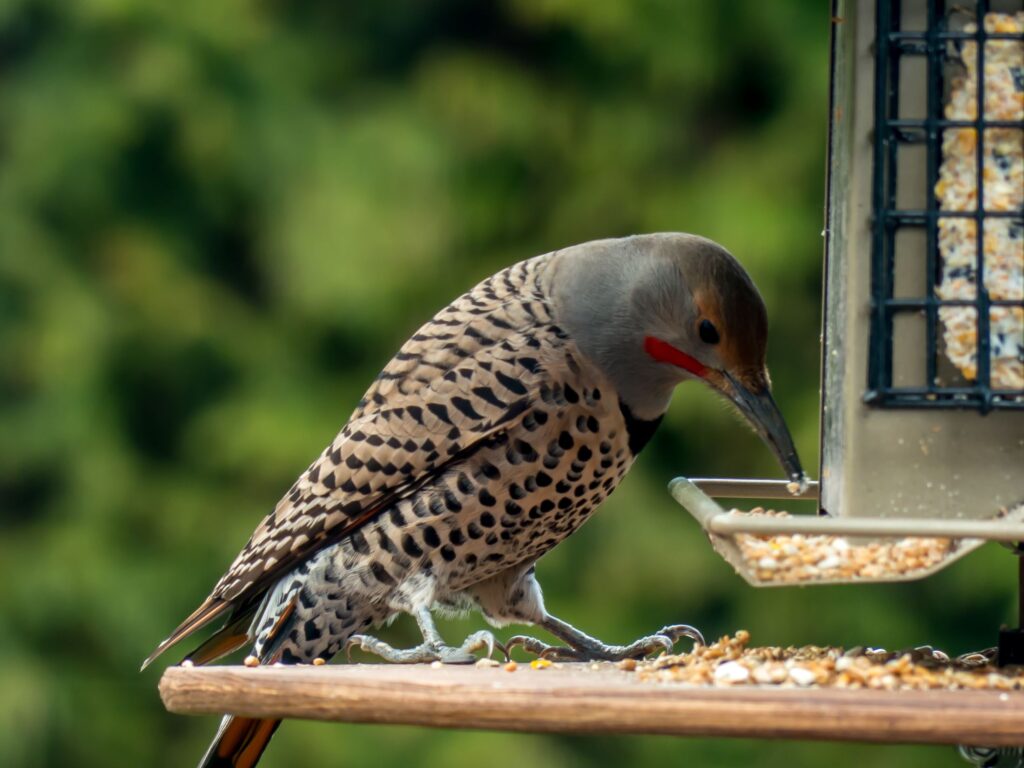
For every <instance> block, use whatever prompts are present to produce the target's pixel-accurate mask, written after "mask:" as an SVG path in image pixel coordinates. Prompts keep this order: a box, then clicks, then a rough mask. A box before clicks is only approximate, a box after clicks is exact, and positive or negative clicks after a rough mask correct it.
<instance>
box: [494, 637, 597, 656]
mask: <svg viewBox="0 0 1024 768" xmlns="http://www.w3.org/2000/svg"><path fill="white" fill-rule="evenodd" d="M517 646H518V647H520V648H522V649H523V650H524V651H526V652H527V653H532V654H533V655H534V656H536V657H537V658H538V659H548V660H552V661H583V660H584V656H583V654H581V653H580V652H579V651H577V650H574V649H573V648H569V647H567V646H564V645H548V644H547V643H545V642H542V641H540V640H538V639H537V638H535V637H530V636H529V635H515V636H514V637H510V638H509V639H508V641H507V642H506V643H505V647H504V651H505V660H506V661H511V660H512V649H513V648H515V647H517Z"/></svg>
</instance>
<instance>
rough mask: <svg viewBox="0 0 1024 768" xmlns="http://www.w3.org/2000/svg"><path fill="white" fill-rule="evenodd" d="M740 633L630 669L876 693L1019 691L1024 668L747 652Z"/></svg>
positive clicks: (655, 677)
mask: <svg viewBox="0 0 1024 768" xmlns="http://www.w3.org/2000/svg"><path fill="white" fill-rule="evenodd" d="M749 643H750V633H749V632H747V631H746V630H743V629H741V630H739V631H737V632H736V634H735V635H732V636H729V635H726V636H725V637H722V638H720V639H719V640H718V641H717V642H714V643H711V644H710V645H707V646H697V647H696V648H694V650H693V651H691V652H690V653H684V654H681V655H678V656H659V657H658V658H656V659H651V660H649V661H643V662H640V663H639V664H637V665H636V666H635V667H633V669H635V671H636V674H637V677H639V678H640V679H641V680H648V681H652V682H666V683H669V682H671V683H687V684H690V685H710V686H720V687H728V686H734V685H774V686H780V687H784V688H797V687H799V688H805V687H812V686H814V687H826V686H828V687H835V688H851V689H857V688H870V689H881V690H928V689H936V688H939V689H954V690H964V689H989V690H998V691H1017V690H1021V689H1022V688H1024V669H1022V668H1013V669H1010V668H1005V669H998V668H996V667H995V666H994V665H993V662H992V655H991V653H990V652H985V653H974V654H968V655H965V656H961V657H958V658H950V657H949V656H947V655H946V654H945V653H943V652H942V651H939V650H935V649H934V648H931V647H930V646H923V647H920V648H914V649H911V650H907V651H895V652H890V651H885V650H881V649H865V648H851V649H849V650H845V649H843V648H836V647H819V646H814V645H805V646H801V647H794V646H790V647H788V648H780V647H764V648H756V647H755V648H750V647H748V645H749Z"/></svg>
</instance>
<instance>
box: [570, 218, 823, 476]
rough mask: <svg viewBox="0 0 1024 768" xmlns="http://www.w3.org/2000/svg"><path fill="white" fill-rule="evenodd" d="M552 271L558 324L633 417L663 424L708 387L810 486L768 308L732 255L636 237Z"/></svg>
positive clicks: (589, 249)
mask: <svg viewBox="0 0 1024 768" xmlns="http://www.w3.org/2000/svg"><path fill="white" fill-rule="evenodd" d="M552 266H553V268H554V276H553V279H552V287H553V295H554V307H555V312H556V317H557V320H558V322H560V323H561V324H562V325H563V326H564V327H565V329H566V330H567V331H568V332H569V333H570V334H571V335H572V337H573V339H574V340H575V341H576V343H577V345H578V346H579V348H580V351H581V352H583V354H584V355H586V356H587V357H588V358H589V359H590V360H592V361H593V362H594V363H595V364H596V365H597V366H598V368H599V369H600V370H601V371H602V373H604V374H605V376H607V377H608V379H610V381H611V383H612V384H613V385H614V386H615V388H616V390H617V391H618V394H619V397H620V399H621V401H622V403H623V404H624V405H625V406H626V407H627V408H628V409H629V411H630V412H631V413H632V414H633V416H635V417H636V418H639V419H644V420H651V419H656V418H658V417H660V416H661V415H662V414H663V413H664V412H665V410H666V409H667V408H668V404H669V400H670V399H671V396H672V392H673V390H674V389H675V387H676V386H677V385H679V384H680V383H682V382H684V381H690V380H695V381H700V382H701V383H703V384H705V385H706V386H708V387H710V388H711V389H713V390H714V391H715V392H717V393H719V394H720V395H722V396H723V397H725V398H726V399H727V400H728V401H729V402H731V403H732V404H733V405H735V406H736V408H737V409H739V411H740V413H741V414H742V415H743V416H744V417H745V419H746V420H747V421H748V422H749V423H750V425H751V426H752V427H753V428H754V430H755V431H756V432H757V434H758V435H759V436H760V437H761V438H762V439H763V440H764V441H765V442H766V443H767V444H768V446H769V447H770V448H771V449H772V451H773V452H774V453H775V455H776V457H777V458H778V460H779V462H780V463H781V464H782V467H783V468H784V469H785V471H786V474H787V475H788V476H789V478H790V479H791V480H793V481H795V482H799V483H801V484H802V483H804V482H805V476H804V473H803V470H802V469H801V466H800V459H799V457H798V456H797V452H796V448H795V447H794V445H793V439H792V437H791V436H790V434H789V429H788V428H787V426H786V422H785V420H784V419H783V418H782V414H781V412H780V411H779V409H778V406H777V405H776V404H775V401H774V399H773V398H772V395H771V379H770V378H769V375H768V368H767V366H766V364H765V352H766V347H767V341H768V314H767V311H766V309H765V305H764V301H763V300H762V298H761V295H760V294H759V293H758V291H757V288H756V287H755V286H754V283H753V281H752V280H751V279H750V276H749V275H747V273H746V271H745V270H744V269H743V267H742V266H741V265H740V263H739V262H738V261H737V260H736V259H735V258H734V257H733V256H732V254H730V253H729V252H728V251H727V250H725V248H723V247H722V246H720V245H718V244H717V243H714V242H712V241H711V240H707V239H705V238H702V237H697V236H695V235H687V234H682V233H674V232H672V233H659V234H651V235H637V236H633V237H626V238H621V239H616V240H598V241H594V242H591V243H585V244H583V245H579V246H575V247H573V248H567V249H565V250H563V251H560V252H559V253H558V255H557V256H556V257H555V259H554V261H553V263H552Z"/></svg>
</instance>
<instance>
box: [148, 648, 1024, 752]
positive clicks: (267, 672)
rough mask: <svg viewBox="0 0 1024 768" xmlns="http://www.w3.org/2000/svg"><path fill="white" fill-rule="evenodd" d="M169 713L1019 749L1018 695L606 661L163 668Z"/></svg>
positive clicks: (1021, 716) (1023, 713)
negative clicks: (726, 679)
mask: <svg viewBox="0 0 1024 768" xmlns="http://www.w3.org/2000/svg"><path fill="white" fill-rule="evenodd" d="M160 695H161V697H162V698H163V701H164V705H165V706H166V707H167V709H168V710H170V711H171V712H176V713H180V714H191V715H199V714H223V713H231V714H240V715H248V716H258V717H280V718H307V719H313V720H334V721H340V722H349V723H390V724H403V725H421V726H430V727H435V728H483V729H491V730H504V731H533V732H558V733H633V734H672V735H679V736H737V737H754V738H773V739H833V740H843V741H866V742H918V743H935V744H960V743H969V744H980V745H985V746H1006V745H1020V744H1024V692H1013V693H1000V692H997V691H948V690H940V691H868V690H860V691H851V690H835V689H794V688H789V689H779V688H767V687H766V688H756V687H735V688H714V689H709V688H695V687H687V686H682V685H672V684H659V683H650V682H642V681H639V680H637V679H636V678H635V676H633V675H631V674H630V673H627V672H622V671H620V670H618V669H616V668H614V667H613V666H611V665H603V666H602V668H601V669H597V670H595V669H590V668H589V667H588V666H587V665H577V664H560V665H558V666H556V667H552V668H549V669H544V670H533V669H530V668H529V667H528V666H527V665H525V664H520V665H519V669H518V670H517V671H515V672H506V671H504V670H503V669H501V668H488V669H481V668H475V667H453V666H447V667H444V668H441V669H433V668H431V667H429V666H391V665H377V664H360V665H336V666H335V665H328V666H322V667H263V668H255V669H249V668H246V667H193V668H183V667H171V668H169V669H168V670H167V671H166V672H165V673H164V676H163V679H162V680H161V681H160Z"/></svg>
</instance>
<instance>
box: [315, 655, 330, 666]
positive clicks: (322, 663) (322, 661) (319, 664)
mask: <svg viewBox="0 0 1024 768" xmlns="http://www.w3.org/2000/svg"><path fill="white" fill-rule="evenodd" d="M326 663H327V662H326V661H324V660H323V659H321V658H320V657H319V656H317V657H316V658H315V659H313V666H314V667H322V666H323V665H324V664H326Z"/></svg>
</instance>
